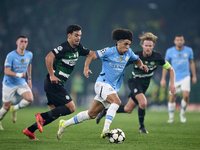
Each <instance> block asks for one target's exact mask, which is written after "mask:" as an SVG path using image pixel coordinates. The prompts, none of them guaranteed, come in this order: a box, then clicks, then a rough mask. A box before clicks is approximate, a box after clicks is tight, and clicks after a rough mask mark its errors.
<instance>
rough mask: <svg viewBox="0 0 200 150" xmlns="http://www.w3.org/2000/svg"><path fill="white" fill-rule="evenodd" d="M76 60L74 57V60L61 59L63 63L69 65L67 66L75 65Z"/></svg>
mask: <svg viewBox="0 0 200 150" xmlns="http://www.w3.org/2000/svg"><path fill="white" fill-rule="evenodd" d="M77 60H78V59H74V60H70V59H62V61H63V62H64V63H65V64H67V65H69V66H74V65H76V62H77Z"/></svg>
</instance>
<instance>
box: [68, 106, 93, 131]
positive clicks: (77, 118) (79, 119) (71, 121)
mask: <svg viewBox="0 0 200 150" xmlns="http://www.w3.org/2000/svg"><path fill="white" fill-rule="evenodd" d="M89 119H90V116H89V115H88V110H86V111H82V112H80V113H78V114H77V115H76V116H74V117H72V118H71V119H69V120H66V121H65V123H64V125H65V126H66V127H69V126H70V125H73V124H77V123H81V122H83V121H85V120H89Z"/></svg>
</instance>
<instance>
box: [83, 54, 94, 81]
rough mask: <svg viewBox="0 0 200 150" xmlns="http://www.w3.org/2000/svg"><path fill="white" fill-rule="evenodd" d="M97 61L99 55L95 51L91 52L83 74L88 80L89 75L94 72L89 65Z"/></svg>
mask: <svg viewBox="0 0 200 150" xmlns="http://www.w3.org/2000/svg"><path fill="white" fill-rule="evenodd" d="M95 59H97V55H96V53H95V52H94V51H90V54H89V55H88V56H87V58H86V60H85V67H84V71H83V74H84V76H85V77H86V78H89V74H88V73H91V74H92V71H91V70H90V69H89V65H90V63H91V61H92V60H95Z"/></svg>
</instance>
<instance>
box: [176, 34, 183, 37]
mask: <svg viewBox="0 0 200 150" xmlns="http://www.w3.org/2000/svg"><path fill="white" fill-rule="evenodd" d="M175 37H184V36H183V35H182V34H177V35H176V36H175Z"/></svg>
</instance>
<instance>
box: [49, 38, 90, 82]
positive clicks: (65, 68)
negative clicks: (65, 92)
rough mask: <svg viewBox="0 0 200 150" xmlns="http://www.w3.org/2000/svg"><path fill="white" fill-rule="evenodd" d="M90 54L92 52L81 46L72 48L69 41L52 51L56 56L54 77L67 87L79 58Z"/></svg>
mask: <svg viewBox="0 0 200 150" xmlns="http://www.w3.org/2000/svg"><path fill="white" fill-rule="evenodd" d="M89 52H90V50H88V49H87V48H84V47H83V46H82V45H81V44H79V45H78V46H76V47H75V48H72V47H71V46H70V44H69V42H68V41H66V42H64V43H62V44H61V45H60V46H58V47H57V48H54V49H53V50H52V53H53V54H54V55H55V59H54V63H53V70H54V75H55V76H56V77H57V78H59V79H60V80H61V83H62V84H63V85H65V83H66V81H67V79H68V78H69V76H70V74H71V73H72V71H73V69H74V66H75V65H76V62H77V61H78V58H79V56H86V55H88V54H89Z"/></svg>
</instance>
